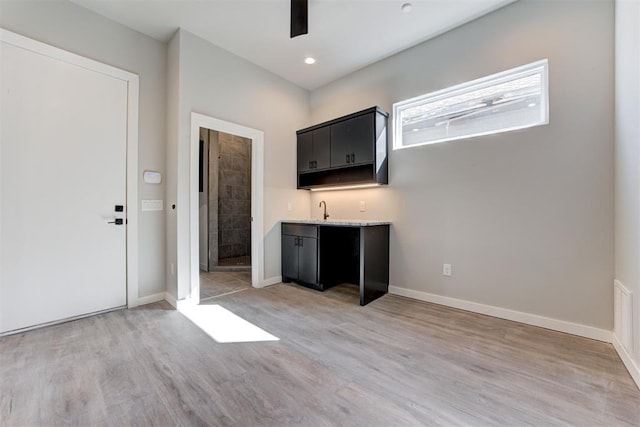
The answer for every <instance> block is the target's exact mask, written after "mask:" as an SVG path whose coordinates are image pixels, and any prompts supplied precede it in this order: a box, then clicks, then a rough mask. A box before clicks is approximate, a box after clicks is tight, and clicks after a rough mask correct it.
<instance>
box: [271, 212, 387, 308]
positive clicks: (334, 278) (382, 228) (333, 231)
mask: <svg viewBox="0 0 640 427" xmlns="http://www.w3.org/2000/svg"><path fill="white" fill-rule="evenodd" d="M282 281H283V282H285V283H286V282H297V283H300V284H301V285H305V286H307V287H310V288H313V289H316V290H319V291H324V290H326V289H329V288H330V287H332V286H336V285H341V284H353V285H358V286H359V288H360V305H365V304H368V303H369V302H371V301H373V300H375V299H377V298H379V297H381V296H382V295H384V294H386V293H387V291H388V289H389V225H387V224H384V225H373V226H331V225H324V224H323V225H311V224H301V223H283V224H282Z"/></svg>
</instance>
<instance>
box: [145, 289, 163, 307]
mask: <svg viewBox="0 0 640 427" xmlns="http://www.w3.org/2000/svg"><path fill="white" fill-rule="evenodd" d="M165 294H166V292H158V293H157V294H152V295H147V296H146V297H138V305H146V304H152V303H154V302H158V301H162V300H164V299H165Z"/></svg>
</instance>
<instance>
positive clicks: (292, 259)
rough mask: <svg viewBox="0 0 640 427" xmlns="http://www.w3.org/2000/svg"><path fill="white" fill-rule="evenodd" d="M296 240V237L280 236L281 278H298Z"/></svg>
mask: <svg viewBox="0 0 640 427" xmlns="http://www.w3.org/2000/svg"><path fill="white" fill-rule="evenodd" d="M298 239H299V237H297V236H288V235H284V234H283V235H282V277H283V278H290V279H297V278H298Z"/></svg>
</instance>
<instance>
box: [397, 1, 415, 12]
mask: <svg viewBox="0 0 640 427" xmlns="http://www.w3.org/2000/svg"><path fill="white" fill-rule="evenodd" d="M411 9H413V5H412V4H411V3H405V4H403V5H402V6H400V10H402V12H403V13H409V12H411Z"/></svg>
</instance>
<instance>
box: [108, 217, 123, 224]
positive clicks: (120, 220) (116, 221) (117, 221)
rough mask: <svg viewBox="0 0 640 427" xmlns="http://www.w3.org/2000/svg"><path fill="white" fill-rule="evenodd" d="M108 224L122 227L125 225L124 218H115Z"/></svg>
mask: <svg viewBox="0 0 640 427" xmlns="http://www.w3.org/2000/svg"><path fill="white" fill-rule="evenodd" d="M107 224H115V225H122V224H124V220H123V219H122V218H115V219H114V220H113V221H109V222H107Z"/></svg>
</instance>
